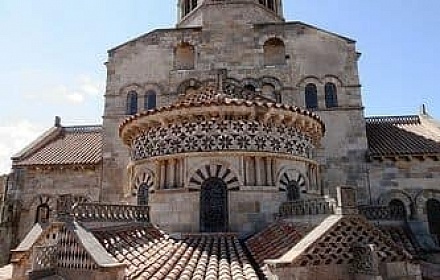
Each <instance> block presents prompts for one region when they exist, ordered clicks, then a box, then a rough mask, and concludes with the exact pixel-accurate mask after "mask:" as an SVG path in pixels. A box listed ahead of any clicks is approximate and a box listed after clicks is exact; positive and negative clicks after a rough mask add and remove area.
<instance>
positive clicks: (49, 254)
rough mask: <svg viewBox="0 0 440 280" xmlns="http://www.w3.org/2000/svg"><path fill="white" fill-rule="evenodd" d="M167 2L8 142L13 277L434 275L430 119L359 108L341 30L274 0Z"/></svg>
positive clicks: (434, 138) (1, 231)
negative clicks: (97, 104)
mask: <svg viewBox="0 0 440 280" xmlns="http://www.w3.org/2000/svg"><path fill="white" fill-rule="evenodd" d="M178 10H179V15H178V21H177V24H176V26H175V28H170V29H158V30H153V31H151V32H149V33H147V34H145V35H142V36H140V37H138V38H136V39H134V40H131V41H129V42H127V43H124V44H122V45H120V46H117V47H115V48H113V49H111V50H109V52H108V61H107V63H106V67H107V86H106V92H105V95H104V102H105V106H104V116H103V123H102V125H90V126H64V125H63V124H62V122H61V119H60V118H58V117H57V118H56V119H55V124H54V126H53V127H52V128H50V129H49V130H47V131H46V132H45V133H44V134H43V135H41V137H39V138H38V139H36V140H35V141H34V142H33V143H31V144H30V145H29V146H27V147H26V148H24V149H23V150H22V151H20V152H19V153H17V154H16V155H15V156H14V157H13V158H12V161H13V162H12V170H13V171H12V173H11V174H9V175H8V176H7V177H6V178H4V179H3V178H2V179H1V181H0V182H2V186H1V187H2V188H3V189H2V194H1V195H0V198H1V201H0V206H1V207H2V211H1V214H0V217H1V226H0V252H1V254H2V256H1V257H0V259H1V260H2V261H4V262H7V261H10V262H11V263H12V264H13V267H14V271H13V279H45V277H50V276H51V277H58V278H51V279H80V278H82V279H115V280H116V279H157V280H159V279H169V280H171V279H234V280H235V279H298V280H308V279H310V280H311V279H313V280H315V279H344V280H345V279H347V280H348V279H375V280H379V279H384V280H385V279H396V280H403V279H405V280H410V279H411V280H419V279H420V280H421V279H422V277H425V279H440V278H436V277H440V267H439V265H436V263H440V255H438V253H439V252H440V247H439V243H438V240H439V238H440V161H439V159H440V123H439V122H437V121H436V120H434V119H433V118H431V117H430V116H429V114H428V113H427V112H426V110H425V109H423V110H422V112H421V113H420V115H413V116H392V117H365V116H364V107H363V104H362V96H361V85H360V81H359V73H358V61H359V59H360V57H361V54H360V53H359V52H358V50H357V49H356V42H355V41H354V40H353V39H350V38H347V37H344V36H341V35H338V34H335V33H332V32H329V31H326V30H322V29H320V28H318V27H315V26H311V25H308V24H306V23H303V22H297V21H286V20H285V19H284V17H283V3H282V0H179V1H178ZM10 250H11V253H10V254H8V253H7V252H9V251H10ZM55 275H56V276H55Z"/></svg>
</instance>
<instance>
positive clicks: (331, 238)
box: [266, 215, 412, 267]
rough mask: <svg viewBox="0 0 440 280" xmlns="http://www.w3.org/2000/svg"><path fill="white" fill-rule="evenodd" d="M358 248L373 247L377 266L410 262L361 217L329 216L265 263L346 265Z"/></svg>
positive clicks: (400, 248)
mask: <svg viewBox="0 0 440 280" xmlns="http://www.w3.org/2000/svg"><path fill="white" fill-rule="evenodd" d="M358 244H359V245H368V244H374V245H375V247H376V251H377V252H380V255H379V258H380V262H383V263H388V262H401V261H407V260H410V259H411V258H412V256H411V255H410V254H409V253H408V252H407V251H406V250H405V249H404V248H403V247H401V246H399V245H397V244H396V243H395V242H394V241H393V240H392V239H391V238H390V236H388V235H387V234H385V233H383V232H382V231H381V230H379V229H378V228H377V227H375V226H373V225H371V224H370V223H369V222H368V221H367V220H366V219H365V218H363V217H362V216H360V215H352V216H351V215H348V216H345V215H331V216H329V217H328V218H327V219H325V220H324V221H323V222H322V223H321V224H320V225H319V226H317V227H316V228H314V229H313V230H312V231H311V232H309V233H308V234H307V235H306V236H305V237H304V238H302V239H301V240H300V241H299V242H298V243H297V244H296V245H295V246H294V247H292V248H291V249H290V250H289V251H288V252H287V253H286V254H284V255H283V256H282V257H280V258H278V259H275V260H268V261H266V263H268V264H269V265H275V266H276V265H285V264H289V265H291V266H294V267H304V266H320V265H331V264H349V263H351V262H352V261H353V259H354V255H353V251H352V248H353V247H354V246H357V245H358Z"/></svg>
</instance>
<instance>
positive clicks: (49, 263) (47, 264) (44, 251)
mask: <svg viewBox="0 0 440 280" xmlns="http://www.w3.org/2000/svg"><path fill="white" fill-rule="evenodd" d="M56 266H57V246H56V245H51V246H36V247H34V250H33V263H32V270H33V271H43V270H48V269H54V268H56Z"/></svg>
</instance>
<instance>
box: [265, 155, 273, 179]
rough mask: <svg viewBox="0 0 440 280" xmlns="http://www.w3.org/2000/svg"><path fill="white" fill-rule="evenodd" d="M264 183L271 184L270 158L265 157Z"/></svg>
mask: <svg viewBox="0 0 440 280" xmlns="http://www.w3.org/2000/svg"><path fill="white" fill-rule="evenodd" d="M266 185H268V186H272V185H273V176H272V158H271V157H266Z"/></svg>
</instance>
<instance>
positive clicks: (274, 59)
mask: <svg viewBox="0 0 440 280" xmlns="http://www.w3.org/2000/svg"><path fill="white" fill-rule="evenodd" d="M263 49H264V65H269V66H270V65H283V64H285V63H286V47H285V45H284V42H283V41H281V40H280V39H278V38H271V39H269V40H267V41H266V42H265V43H264V46H263Z"/></svg>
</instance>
